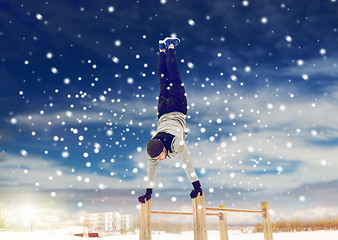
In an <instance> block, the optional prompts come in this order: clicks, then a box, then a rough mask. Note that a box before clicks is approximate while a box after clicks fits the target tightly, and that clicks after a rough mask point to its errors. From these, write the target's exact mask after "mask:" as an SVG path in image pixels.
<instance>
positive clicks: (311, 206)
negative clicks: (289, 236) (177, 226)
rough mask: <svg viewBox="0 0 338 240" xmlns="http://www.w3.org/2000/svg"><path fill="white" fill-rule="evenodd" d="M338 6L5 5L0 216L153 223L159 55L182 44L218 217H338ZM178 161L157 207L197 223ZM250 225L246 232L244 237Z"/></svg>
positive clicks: (162, 170)
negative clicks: (264, 213) (25, 211)
mask: <svg viewBox="0 0 338 240" xmlns="http://www.w3.org/2000/svg"><path fill="white" fill-rule="evenodd" d="M337 4H338V3H337V2H336V0H313V1H310V2H309V1H301V0H296V1H291V0H285V1H268V0H257V1H250V0H248V1H247V0H215V1H201V0H199V1H192V0H154V1H150V0H138V1H136V0H130V1H129V0H128V1H117V0H116V1H108V0H97V1H81V0H76V1H66V0H58V1H56V0H51V1H34V0H30V1H18V0H4V1H2V2H1V3H0V6H1V7H0V9H1V10H0V41H1V44H0V58H1V68H0V86H1V88H0V104H1V111H0V166H1V168H0V206H2V207H5V208H7V209H13V208H16V207H17V206H20V205H24V204H29V205H30V206H32V207H34V208H35V209H36V212H37V214H38V215H40V216H42V215H43V216H45V217H46V216H48V217H49V218H50V219H52V220H53V221H57V220H60V221H66V220H68V219H77V218H78V217H79V216H81V215H83V214H85V213H88V212H103V211H119V212H121V213H128V214H135V215H137V214H138V210H137V208H136V206H137V197H138V196H140V195H142V194H144V192H145V186H146V182H145V181H144V177H145V176H146V168H147V159H146V152H145V146H146V144H147V142H148V140H149V139H150V138H151V136H152V133H153V131H154V130H155V127H156V122H157V116H156V111H157V109H156V106H157V100H156V97H157V95H158V80H157V54H158V40H160V39H163V38H165V37H167V36H178V37H180V38H181V40H182V42H181V44H180V45H179V46H178V47H177V57H178V61H179V68H180V72H181V77H182V80H183V82H184V83H185V88H186V92H187V93H188V105H189V110H188V116H187V123H188V127H189V129H190V134H189V135H188V137H187V139H186V142H187V145H188V148H189V150H190V152H191V155H192V157H193V161H194V166H195V169H196V171H197V174H198V176H199V178H200V181H201V184H202V187H203V191H204V192H205V193H206V202H207V205H208V206H217V205H219V204H225V205H226V206H228V207H236V208H253V209H256V208H259V206H260V205H259V202H260V201H269V202H270V207H271V208H272V210H273V212H272V214H273V215H272V217H273V220H274V221H278V220H281V219H296V218H297V219H309V218H311V219H327V218H337V217H338V206H337V197H338V192H337V187H338V175H337V171H338V164H337V156H338V148H337V147H338V127H337V126H338V124H337V123H338V107H337V101H338V93H337V92H338V82H337V80H338V68H337V63H338V50H337V44H338V5H337ZM191 189H192V186H191V184H190V182H189V181H188V179H187V177H186V176H185V172H184V170H183V169H182V167H181V165H180V161H179V160H177V159H168V160H165V161H163V162H161V163H160V164H159V169H158V172H157V180H156V187H155V189H154V194H153V201H152V207H153V208H154V209H175V210H179V209H185V210H186V209H189V208H190V205H191V200H190V197H189V193H190V191H191ZM249 220H250V218H245V219H243V217H242V216H240V217H234V218H233V219H232V221H233V222H236V223H243V222H245V221H249Z"/></svg>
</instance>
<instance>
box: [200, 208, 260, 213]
mask: <svg viewBox="0 0 338 240" xmlns="http://www.w3.org/2000/svg"><path fill="white" fill-rule="evenodd" d="M205 210H206V211H215V212H242V213H255V214H263V213H264V212H263V211H261V210H250V209H233V208H212V207H207V208H205Z"/></svg>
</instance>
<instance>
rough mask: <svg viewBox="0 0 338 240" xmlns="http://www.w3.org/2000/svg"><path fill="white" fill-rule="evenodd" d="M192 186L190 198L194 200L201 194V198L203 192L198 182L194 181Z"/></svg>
mask: <svg viewBox="0 0 338 240" xmlns="http://www.w3.org/2000/svg"><path fill="white" fill-rule="evenodd" d="M192 185H193V186H194V190H192V191H191V193H190V197H191V198H195V197H197V195H198V193H201V196H202V194H203V192H202V188H201V184H200V181H195V182H193V183H192Z"/></svg>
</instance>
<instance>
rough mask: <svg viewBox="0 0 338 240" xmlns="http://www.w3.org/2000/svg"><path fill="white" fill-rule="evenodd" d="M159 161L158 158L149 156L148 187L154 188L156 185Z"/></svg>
mask: <svg viewBox="0 0 338 240" xmlns="http://www.w3.org/2000/svg"><path fill="white" fill-rule="evenodd" d="M157 163H158V161H157V160H156V159H152V158H150V157H149V158H148V171H147V177H148V180H147V188H153V187H154V185H155V177H156V168H157Z"/></svg>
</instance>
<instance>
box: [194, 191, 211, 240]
mask: <svg viewBox="0 0 338 240" xmlns="http://www.w3.org/2000/svg"><path fill="white" fill-rule="evenodd" d="M192 207H193V220H194V221H193V225H194V240H207V239H208V235H207V229H206V223H205V219H206V217H205V216H206V213H205V199H204V194H202V196H201V195H200V194H198V195H197V197H196V198H193V199H192Z"/></svg>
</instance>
